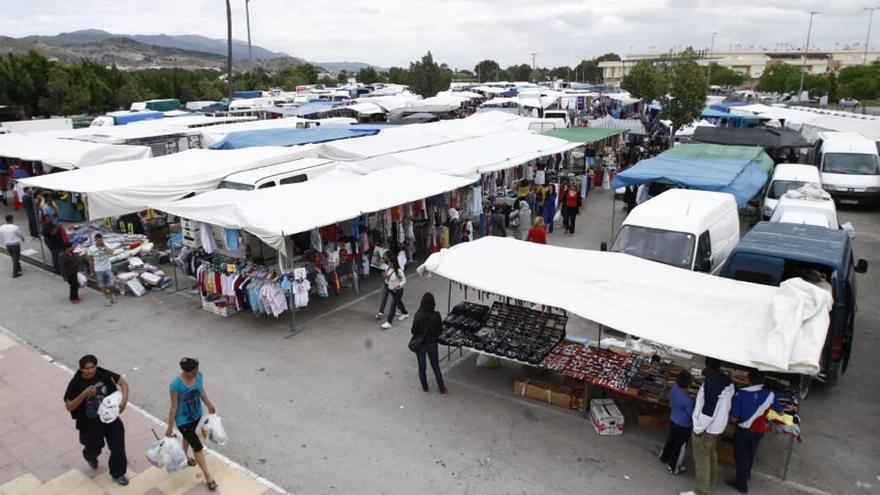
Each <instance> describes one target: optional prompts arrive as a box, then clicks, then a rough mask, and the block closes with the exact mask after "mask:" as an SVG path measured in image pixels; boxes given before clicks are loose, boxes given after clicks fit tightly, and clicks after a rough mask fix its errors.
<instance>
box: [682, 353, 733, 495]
mask: <svg viewBox="0 0 880 495" xmlns="http://www.w3.org/2000/svg"><path fill="white" fill-rule="evenodd" d="M720 366H721V363H720V362H719V361H718V360H717V359H714V358H710V357H707V358H706V371H705V376H706V379H705V381H704V382H703V385H701V386H700V391H699V392H697V401H696V404H694V415H693V417H692V420H693V423H694V426H693V434H692V435H691V444H692V445H693V446H694V467H695V469H694V471H695V473H694V476H695V477H696V492H697V495H709V494H711V493H712V490H713V489H714V488H715V485H716V483H717V482H718V438H719V437H720V436H721V434H722V433H723V432H724V427H725V426H727V419H728V415H729V413H730V404H731V399H732V398H733V383H731V382H730V378H729V377H728V376H727V375H725V374H724V373H722V372H721V368H720Z"/></svg>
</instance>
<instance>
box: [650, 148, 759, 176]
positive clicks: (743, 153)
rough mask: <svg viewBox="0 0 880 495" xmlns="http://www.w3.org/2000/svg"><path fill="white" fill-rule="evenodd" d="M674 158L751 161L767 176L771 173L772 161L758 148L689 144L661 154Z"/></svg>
mask: <svg viewBox="0 0 880 495" xmlns="http://www.w3.org/2000/svg"><path fill="white" fill-rule="evenodd" d="M663 154H664V155H667V156H670V157H674V158H694V159H698V160H705V161H711V160H752V161H754V162H755V165H757V166H759V167H761V168H762V169H763V170H764V171H765V172H767V173H768V174H769V173H770V172H772V171H773V159H772V158H770V156H769V155H768V154H767V153H765V152H764V149H763V148H761V147H759V146H726V145H721V144H708V143H691V144H687V145H679V146H674V147H672V148H670V149H669V150H667V151H665V152H664V153H663Z"/></svg>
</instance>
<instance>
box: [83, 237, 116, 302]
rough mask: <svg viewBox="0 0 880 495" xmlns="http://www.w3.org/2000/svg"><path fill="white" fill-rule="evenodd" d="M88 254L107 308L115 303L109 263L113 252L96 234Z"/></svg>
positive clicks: (110, 264)
mask: <svg viewBox="0 0 880 495" xmlns="http://www.w3.org/2000/svg"><path fill="white" fill-rule="evenodd" d="M88 254H89V264H91V268H92V272H94V273H95V278H97V279H98V287H100V288H101V291H102V292H104V299H105V300H106V304H107V306H110V305H111V304H113V303H115V302H116V296H115V295H114V293H113V284H114V283H116V279H115V277H114V276H113V264H112V263H110V256H112V255H113V250H112V249H110V246H108V245H107V244H105V243H104V236H103V235H101V234H100V233H98V234H95V241H94V244H92V247H90V248H89V251H88Z"/></svg>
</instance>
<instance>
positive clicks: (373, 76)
mask: <svg viewBox="0 0 880 495" xmlns="http://www.w3.org/2000/svg"><path fill="white" fill-rule="evenodd" d="M357 80H358V82H359V83H363V84H375V83H377V82H381V81H382V76H381V74H379V72H378V71H376V69H374V68H372V67H364V68H363V69H361V70H359V71H358V73H357Z"/></svg>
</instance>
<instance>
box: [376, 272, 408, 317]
mask: <svg viewBox="0 0 880 495" xmlns="http://www.w3.org/2000/svg"><path fill="white" fill-rule="evenodd" d="M387 263H388V268H387V269H386V270H385V280H386V283H387V284H388V291H389V293H390V294H391V309H389V310H388V317H387V319H386V320H385V323H383V324H382V329H383V330H388V329H389V328H391V321H392V320H394V314H395V313H396V312H397V308H400V312H401V313H402V314H401V315H400V317H399V318H398V320H400V321H403V320H405V319H407V318H409V312H408V311H407V310H406V306H405V305H404V304H403V288H404V286H405V285H406V275H405V274H404V273H403V269H402V268H400V265H398V263H397V260H396V259H394V258H388V262H387Z"/></svg>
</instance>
